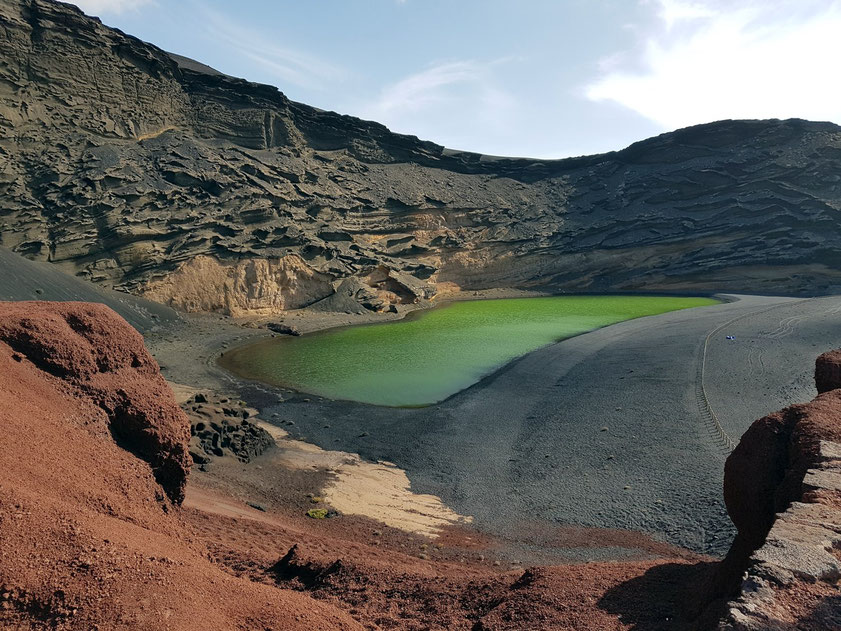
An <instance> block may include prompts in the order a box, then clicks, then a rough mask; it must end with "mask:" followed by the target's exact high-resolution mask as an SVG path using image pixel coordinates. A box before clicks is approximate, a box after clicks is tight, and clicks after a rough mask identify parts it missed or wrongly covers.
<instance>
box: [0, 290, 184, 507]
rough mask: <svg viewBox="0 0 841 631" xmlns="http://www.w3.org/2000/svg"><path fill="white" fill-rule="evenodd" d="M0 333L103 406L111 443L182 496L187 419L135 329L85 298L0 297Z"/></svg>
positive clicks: (177, 499) (172, 495)
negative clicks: (144, 464) (11, 299)
mask: <svg viewBox="0 0 841 631" xmlns="http://www.w3.org/2000/svg"><path fill="white" fill-rule="evenodd" d="M0 341H2V342H4V343H5V344H7V345H8V346H9V347H10V348H11V349H12V350H13V351H15V352H16V353H17V354H18V356H20V357H23V358H25V359H27V360H28V361H30V362H32V364H33V365H35V366H36V367H37V368H39V369H40V370H43V371H44V372H46V373H49V374H50V375H53V376H54V377H58V378H60V379H62V380H63V381H64V382H65V383H66V384H69V385H71V386H72V387H74V388H75V389H76V390H78V391H79V393H80V394H83V395H84V396H85V397H86V398H88V399H89V400H90V401H92V402H93V403H94V404H95V405H96V406H97V407H99V408H101V409H102V410H103V411H104V412H105V413H106V414H107V416H108V429H109V430H110V432H111V434H113V436H114V439H115V440H116V441H117V443H118V444H119V445H120V446H121V447H123V448H124V449H127V450H129V451H131V452H132V453H133V454H135V455H137V456H139V457H140V458H142V459H143V460H145V461H146V462H148V463H149V464H150V465H151V466H152V470H153V472H154V475H155V479H156V480H157V481H158V483H159V484H160V485H161V486H162V487H163V489H164V491H165V492H166V494H167V495H168V496H169V498H170V499H171V500H172V501H174V502H176V503H180V502H181V501H182V500H183V499H184V485H185V484H186V481H187V474H188V472H189V468H190V463H191V460H190V459H189V455H188V442H189V440H190V422H189V420H188V419H187V417H186V416H185V415H184V413H183V412H182V411H181V408H179V407H178V404H177V403H176V402H175V399H174V397H173V395H172V391H171V390H170V389H169V386H167V384H166V381H164V379H163V377H161V375H160V373H159V372H158V365H157V363H156V362H155V360H154V359H152V357H151V356H150V355H149V353H148V352H147V351H146V348H145V346H144V345H143V338H142V337H141V335H140V334H139V333H138V332H137V331H135V330H134V329H133V328H132V327H130V326H129V325H128V324H127V323H126V322H125V320H123V319H122V318H121V317H120V316H119V315H117V314H116V313H115V312H114V311H112V310H111V309H109V308H108V307H106V306H104V305H99V304H88V303H43V302H8V303H0Z"/></svg>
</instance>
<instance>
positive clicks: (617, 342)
mask: <svg viewBox="0 0 841 631" xmlns="http://www.w3.org/2000/svg"><path fill="white" fill-rule="evenodd" d="M732 298H734V301H733V302H729V303H724V304H720V305H715V306H711V307H703V308H700V309H693V310H687V311H678V312H673V313H667V314H663V315H659V316H652V317H647V318H641V319H638V320H632V321H628V322H623V323H620V324H616V325H613V326H610V327H606V328H604V329H600V330H598V331H594V332H591V333H588V334H585V335H581V336H578V337H575V338H572V339H569V340H565V341H563V342H560V343H557V344H553V345H550V346H547V347H545V348H543V349H540V350H537V351H535V352H533V353H530V354H529V355H526V356H525V357H523V358H520V359H519V360H516V361H515V362H512V363H511V364H509V365H508V366H506V367H505V368H503V369H502V370H500V371H498V372H497V373H495V374H493V375H491V376H490V377H488V378H486V379H484V380H483V381H482V382H480V383H478V384H476V385H474V386H473V387H471V388H469V389H467V390H464V391H462V392H460V393H458V394H457V395H455V396H453V397H451V398H450V399H448V400H446V401H444V402H442V403H440V404H437V405H434V406H430V407H427V408H421V409H394V408H379V407H375V406H370V405H365V404H360V403H352V402H346V401H330V400H325V399H320V398H318V397H314V396H310V395H306V394H298V393H294V392H290V391H284V390H282V389H279V388H274V387H270V386H267V385H264V384H257V383H253V382H246V381H243V380H241V379H238V378H236V377H234V376H233V375H230V374H228V373H226V372H225V371H223V370H221V369H220V368H219V367H217V366H216V365H215V362H214V360H215V357H216V356H217V354H218V352H219V351H220V350H223V349H224V348H226V347H229V346H230V345H234V344H240V343H244V342H246V341H247V340H248V339H249V338H254V337H256V336H260V335H266V332H265V330H249V329H243V328H241V327H237V326H234V325H232V324H230V323H228V322H227V321H224V320H219V319H218V318H216V317H211V316H203V317H201V318H190V324H189V326H185V330H184V331H180V332H179V331H172V330H171V331H169V332H168V333H167V334H166V335H165V336H160V337H159V338H155V336H150V347H151V348H152V350H153V351H154V352H155V353H156V354H157V357H158V360H159V361H160V362H161V364H162V365H163V367H164V371H165V374H167V376H168V377H169V378H170V379H172V380H174V381H179V382H183V383H192V384H194V385H200V386H202V387H216V388H222V389H225V390H228V391H236V392H237V393H238V394H239V396H240V397H241V398H243V399H244V400H246V401H248V402H249V403H250V404H252V405H255V406H256V407H258V408H260V409H261V410H262V411H263V416H264V418H272V419H273V421H274V422H277V423H278V424H279V425H280V426H281V427H283V429H285V430H287V431H288V432H290V434H291V435H293V436H295V437H298V438H303V439H305V440H307V441H310V442H312V443H315V444H316V445H318V446H320V447H323V448H325V449H334V450H342V451H349V452H356V453H359V454H361V455H362V456H363V457H365V458H368V459H370V460H372V461H377V460H387V461H390V462H393V463H395V464H397V466H399V467H400V468H402V469H404V470H405V471H406V472H407V474H408V476H409V479H410V480H411V484H412V489H413V490H414V491H415V492H418V493H429V494H432V495H436V496H439V497H441V498H442V499H443V500H444V502H445V503H446V504H447V505H448V506H450V507H451V508H453V509H454V510H455V511H457V512H458V513H460V514H462V515H469V516H472V517H473V518H474V522H473V524H474V526H476V527H477V528H478V529H479V530H482V531H484V532H487V533H489V534H492V535H494V536H496V537H500V538H502V539H504V540H507V541H509V542H510V544H511V546H510V554H511V555H512V556H513V555H516V556H517V557H518V558H523V559H526V560H531V561H533V562H540V561H544V560H553V559H556V558H557V555H558V554H559V553H558V551H557V550H550V548H551V547H553V546H555V545H556V544H557V541H554V542H552V543H551V544H550V542H548V541H546V540H544V538H543V537H542V535H541V534H540V533H541V531H544V532H550V531H552V529H553V528H554V527H560V526H565V525H581V526H590V527H599V528H625V529H635V530H639V531H642V532H646V533H649V534H651V535H652V536H654V537H655V538H656V539H659V540H661V541H665V542H668V543H672V544H676V545H680V546H683V547H687V548H689V549H692V550H695V551H698V552H705V553H709V554H723V553H724V552H725V551H726V549H727V547H728V546H729V544H730V539H731V537H732V534H733V530H732V526H731V524H730V521H729V519H728V517H727V515H726V511H725V508H724V504H723V500H722V493H721V486H722V477H723V465H724V459H725V457H726V451H725V450H723V449H722V445H721V442H720V440H718V439H717V437H716V436H715V435H714V434H713V433H712V432H711V431H710V427H709V424H708V423H707V422H706V421H705V419H704V417H703V415H702V409H701V407H700V406H699V400H698V397H697V396H696V392H697V385H698V371H697V368H698V363H699V361H700V359H701V352H702V349H703V346H704V341H705V339H706V338H707V336H708V334H709V333H710V332H711V331H714V330H715V329H717V328H718V327H719V326H720V325H722V324H725V323H728V322H730V321H732V320H734V319H736V320H735V321H734V322H732V324H730V325H728V326H726V327H725V329H722V330H721V331H720V332H719V333H717V334H716V335H715V336H714V337H713V338H711V339H710V342H709V345H708V351H707V359H706V364H707V368H706V373H705V386H706V390H707V395H708V398H709V404H710V406H711V407H712V408H713V409H714V411H715V413H716V415H717V416H718V418H719V419H720V420H721V425H722V427H723V428H724V429H725V431H726V432H727V433H728V434H729V435H731V436H732V437H733V438H734V439H736V440H738V437H739V436H740V435H741V433H742V432H743V431H744V430H745V429H746V428H747V427H748V426H749V424H750V423H751V422H752V421H753V420H755V419H756V418H759V417H760V416H762V415H764V414H766V413H768V412H771V411H773V410H776V409H778V408H780V407H782V406H784V405H787V404H790V403H795V402H799V401H805V400H808V399H810V398H811V397H812V396H813V394H814V390H813V386H812V380H811V372H812V366H813V362H814V358H815V356H816V355H817V354H819V353H820V352H823V351H824V350H827V349H830V348H835V347H838V346H841V297H823V298H814V299H810V300H807V301H803V300H799V299H793V298H780V297H758V296H739V297H732ZM291 317H293V318H295V317H296V316H294V315H293V316H291ZM353 318H358V316H344V315H341V316H340V315H336V314H333V315H331V316H326V315H325V316H322V317H321V319H320V320H316V319H311V318H309V317H306V316H301V320H302V321H306V322H307V323H308V325H309V326H311V327H318V325H321V326H320V327H319V328H325V327H327V326H337V325H345V324H350V323H352V322H353ZM737 318H738V319H737ZM348 320H350V321H348ZM288 321H289V317H287V322H288ZM358 321H359V322H361V321H362V320H361V319H360V320H358ZM302 328H303V327H302ZM187 329H189V330H187ZM726 335H733V336H735V340H726V339H725V337H726ZM541 524H542V525H543V526H541ZM535 533H537V534H535ZM561 554H562V556H563V557H564V558H567V559H573V560H587V559H594V558H623V557H625V556H630V555H633V554H634V551H632V550H625V549H622V548H621V547H615V546H614V547H612V548H601V549H598V550H594V549H592V548H586V547H585V548H574V547H572V548H568V549H566V550H564V551H563V552H562V553H561Z"/></svg>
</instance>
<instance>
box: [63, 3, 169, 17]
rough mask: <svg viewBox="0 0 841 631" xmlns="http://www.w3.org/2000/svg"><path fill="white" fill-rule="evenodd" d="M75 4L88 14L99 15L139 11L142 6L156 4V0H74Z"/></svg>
mask: <svg viewBox="0 0 841 631" xmlns="http://www.w3.org/2000/svg"><path fill="white" fill-rule="evenodd" d="M74 4H75V5H76V6H77V7H79V8H80V9H81V10H82V11H84V12H85V13H87V14H88V15H95V16H97V17H99V16H101V15H106V14H115V13H126V12H128V11H137V10H138V9H140V8H141V7H144V6H147V5H153V4H155V0H74Z"/></svg>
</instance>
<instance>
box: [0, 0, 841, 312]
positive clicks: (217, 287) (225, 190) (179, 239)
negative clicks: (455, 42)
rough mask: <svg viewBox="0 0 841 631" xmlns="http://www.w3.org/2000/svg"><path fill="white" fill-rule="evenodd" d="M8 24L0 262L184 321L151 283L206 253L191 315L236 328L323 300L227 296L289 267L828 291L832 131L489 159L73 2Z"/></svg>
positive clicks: (738, 131)
mask: <svg viewBox="0 0 841 631" xmlns="http://www.w3.org/2000/svg"><path fill="white" fill-rule="evenodd" d="M0 26H2V28H0V200H2V201H0V245H3V246H6V247H9V248H11V249H13V250H15V251H17V252H18V253H21V254H24V255H25V256H28V257H30V258H33V259H40V260H49V261H51V262H53V263H56V264H59V265H61V266H62V267H64V268H65V269H67V270H69V271H71V272H73V273H77V274H81V275H84V276H85V277H87V278H89V279H91V280H94V281H96V282H98V283H101V284H103V285H105V286H108V287H117V288H122V289H127V290H130V291H132V292H135V293H141V294H142V293H148V294H149V295H151V296H155V297H157V298H158V299H160V300H164V301H167V302H172V303H173V304H175V305H176V306H182V307H184V306H185V305H179V304H178V298H177V296H176V294H177V293H178V292H167V291H166V287H167V286H175V287H177V286H178V284H179V283H180V282H181V281H182V280H183V276H184V274H181V276H178V274H177V270H179V269H181V270H182V271H183V270H184V266H185V265H187V266H189V265H190V264H191V261H194V260H195V259H196V257H199V256H204V257H208V259H213V260H214V261H215V262H216V263H218V265H219V266H220V267H222V268H225V269H223V270H221V271H219V272H218V273H217V274H216V277H215V280H213V281H212V282H208V286H207V287H206V288H205V289H204V293H203V295H202V296H198V295H195V296H193V297H192V298H190V305H186V306H191V307H194V308H200V309H219V310H226V309H227V310H228V311H229V312H242V311H245V312H249V311H256V312H271V311H275V310H280V309H285V308H288V305H290V304H294V305H297V304H300V303H306V302H307V301H315V300H317V299H318V298H319V296H321V295H322V293H324V292H323V291H322V290H321V289H320V288H319V289H317V290H314V291H310V290H305V291H301V293H300V294H299V295H298V296H297V297H296V298H290V295H289V292H288V286H287V285H284V283H283V282H276V281H275V280H273V279H270V278H269V277H270V276H271V275H272V274H271V273H268V274H258V275H259V276H260V280H259V283H258V284H259V287H258V289H256V290H255V288H254V287H252V286H251V285H249V283H247V282H246V283H240V282H236V280H235V279H236V278H238V277H240V276H241V275H242V270H243V269H246V270H257V269H277V268H283V267H284V265H285V263H284V261H289V260H290V259H289V258H288V257H290V256H293V257H297V259H295V260H300V261H302V265H303V266H306V268H304V267H302V266H298V272H300V275H305V276H309V277H315V278H319V279H323V280H326V281H328V282H330V283H332V286H333V288H336V287H338V286H339V285H340V284H341V283H342V281H344V280H347V279H356V278H364V277H367V276H369V275H370V274H371V273H372V270H377V269H379V268H385V269H387V270H389V271H390V272H391V273H393V274H395V275H400V276H402V277H403V278H406V279H409V280H408V281H407V282H404V281H401V283H402V284H403V285H405V286H407V287H413V292H414V296H415V297H419V298H423V297H429V296H431V295H433V294H435V293H436V292H440V291H458V290H460V289H482V288H492V287H521V288H543V289H551V290H554V291H565V290H599V291H600V290H649V291H651V290H690V291H699V290H718V291H722V290H731V291H735V290H750V291H754V292H755V291H767V292H776V293H781V292H783V293H801V292H820V291H829V290H831V289H832V288H833V287H837V286H838V285H839V284H841V272H839V270H841V245H839V244H841V238H839V234H838V233H839V227H838V220H837V216H838V211H839V210H840V209H841V176H839V172H841V128H839V127H838V126H836V125H832V124H829V123H811V122H806V121H799V120H789V121H722V122H720V123H713V124H709V125H703V126H699V127H694V128H688V129H685V130H680V131H677V132H674V133H669V134H664V135H662V136H658V137H656V138H652V139H649V140H646V141H643V142H640V143H636V144H634V145H632V146H630V147H628V148H627V149H625V150H622V151H618V152H614V153H608V154H603V155H597V156H589V157H582V158H574V159H567V160H554V161H553V160H542V161H540V160H529V159H513V158H496V157H491V156H482V155H478V154H471V153H466V152H459V151H451V150H448V149H445V148H443V147H441V146H439V145H436V144H434V143H431V142H424V141H421V140H418V139H417V138H415V137H413V136H405V135H399V134H394V133H391V132H390V131H389V130H388V129H386V128H385V127H383V126H382V125H379V124H377V123H373V122H367V121H362V120H359V119H355V118H352V117H349V116H341V115H338V114H335V113H332V112H324V111H321V110H317V109H315V108H311V107H308V106H306V105H303V104H300V103H295V102H293V101H290V100H289V99H287V98H286V97H285V96H284V95H283V94H282V93H280V92H278V91H277V90H276V89H275V88H272V87H270V86H265V85H258V84H254V83H249V82H247V81H244V80H241V79H235V78H232V77H229V76H226V75H223V74H221V73H218V72H215V71H213V70H212V69H209V68H207V67H206V66H202V65H201V64H198V63H196V62H192V61H190V60H188V59H185V58H183V57H178V56H173V55H169V54H167V53H165V52H164V51H162V50H160V49H158V48H156V47H154V46H152V45H149V44H146V43H144V42H141V41H139V40H137V39H135V38H133V37H130V36H128V35H125V34H123V33H121V32H119V31H116V30H113V29H109V28H107V27H105V26H103V25H102V24H101V23H100V22H99V21H98V20H95V19H92V18H88V17H86V16H84V15H83V14H82V13H81V12H79V11H78V10H77V9H75V8H74V7H72V6H70V5H65V4H61V3H56V2H51V1H49V0H7V1H5V2H3V3H2V5H0ZM208 265H209V264H208ZM261 266H262V267H261ZM206 267H207V266H206ZM188 271H189V270H188ZM298 272H296V273H298ZM185 273H186V272H185ZM246 276H248V273H246ZM317 285H318V284H317ZM319 287H320V285H319ZM363 293H370V292H368V291H367V290H366V291H365V292H363ZM369 298H370V297H366V296H363V297H362V301H363V302H366V303H368V304H377V305H380V304H381V302H382V301H383V300H385V299H386V298H387V296H384V295H381V296H380V300H379V301H371V300H370V299H369ZM392 304H393V302H392ZM226 305H227V306H226ZM382 306H384V307H386V308H387V307H388V306H389V305H387V304H386V305H382Z"/></svg>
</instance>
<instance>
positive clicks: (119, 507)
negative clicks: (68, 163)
mask: <svg viewBox="0 0 841 631" xmlns="http://www.w3.org/2000/svg"><path fill="white" fill-rule="evenodd" d="M0 428H2V431H3V435H2V440H0V542H1V544H0V628H2V629H20V630H24V629H27V630H29V629H31V630H35V629H127V630H132V631H147V630H148V629H170V630H171V631H193V630H195V629H202V630H203V631H229V630H230V629H267V630H268V629H271V630H272V631H306V630H307V629H325V630H329V631H338V630H340V629H341V630H343V631H344V630H346V631H358V630H361V629H362V626H361V625H359V624H357V623H356V622H354V620H353V619H352V618H351V617H350V616H349V615H348V614H346V613H344V612H341V611H339V610H338V609H336V608H335V607H333V606H332V605H330V604H323V603H319V602H316V601H315V600H313V599H312V598H310V597H309V596H307V595H304V594H298V593H294V592H290V591H282V590H279V589H276V588H273V587H270V586H267V585H260V584H257V583H254V582H252V581H250V580H247V579H244V578H238V577H237V576H234V575H233V573H227V572H225V571H223V570H222V569H220V568H219V566H218V565H216V564H214V563H212V562H211V561H210V560H209V558H208V556H209V552H208V550H207V549H206V548H205V547H204V546H203V545H202V544H201V542H200V541H198V540H197V539H196V536H195V534H194V533H193V531H192V530H191V529H190V528H189V527H188V526H187V524H186V522H185V520H184V514H185V511H184V510H182V509H180V508H178V507H177V506H174V505H173V504H172V503H171V502H170V501H168V500H167V499H166V498H165V496H164V490H166V492H167V493H168V494H169V495H170V497H171V498H173V499H175V500H178V499H179V498H180V497H181V494H182V492H183V484H184V478H185V476H186V472H187V469H186V462H187V457H186V446H187V438H188V435H189V432H188V424H187V421H186V418H185V417H184V416H183V415H182V414H181V412H180V410H179V409H178V407H177V406H176V405H175V401H174V399H173V395H172V393H171V391H170V390H169V389H168V387H167V385H166V383H165V382H164V381H163V379H162V378H161V377H160V375H159V373H158V369H157V366H156V365H155V362H154V361H153V360H152V359H151V358H150V357H149V355H148V354H147V353H146V351H145V350H144V348H143V344H142V341H141V339H140V336H139V335H138V334H137V333H136V332H135V331H134V330H133V329H131V327H129V326H128V325H127V324H126V322H125V321H124V320H122V319H121V318H119V317H118V316H117V315H116V314H115V313H114V312H113V311H111V310H110V309H108V308H106V307H103V306H101V305H91V304H86V303H43V302H32V303H0ZM138 456H139V457H138ZM162 486H163V489H162Z"/></svg>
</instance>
